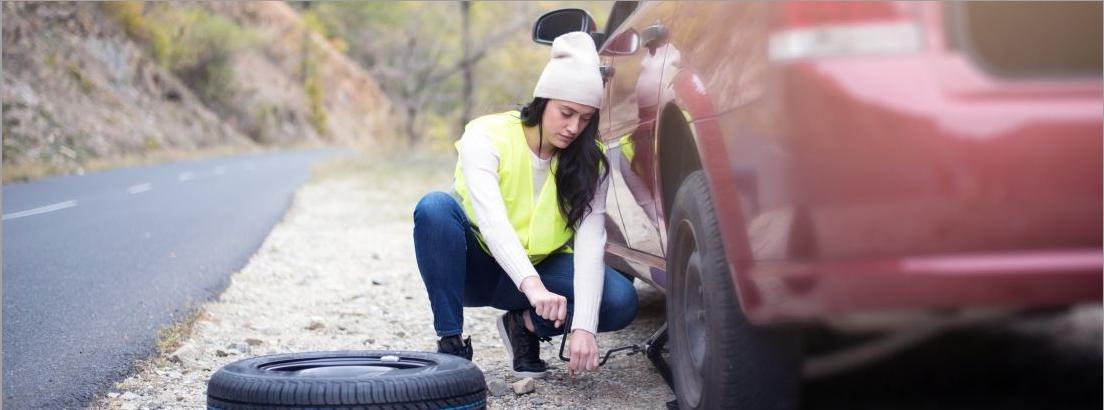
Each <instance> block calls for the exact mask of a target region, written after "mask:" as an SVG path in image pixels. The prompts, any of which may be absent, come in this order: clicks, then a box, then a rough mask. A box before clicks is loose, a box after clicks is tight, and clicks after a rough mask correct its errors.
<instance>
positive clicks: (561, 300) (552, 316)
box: [521, 276, 567, 328]
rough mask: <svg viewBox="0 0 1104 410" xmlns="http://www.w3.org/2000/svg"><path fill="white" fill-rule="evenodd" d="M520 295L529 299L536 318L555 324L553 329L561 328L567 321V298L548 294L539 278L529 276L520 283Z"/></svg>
mask: <svg viewBox="0 0 1104 410" xmlns="http://www.w3.org/2000/svg"><path fill="white" fill-rule="evenodd" d="M521 293H524V294H525V297H526V298H528V299H529V305H530V306H533V311H534V312H537V316H540V317H543V318H545V319H546V320H549V321H552V322H555V327H557V328H559V327H560V326H563V323H564V320H567V298H565V297H563V296H560V295H557V294H555V293H552V292H549V291H548V289H546V288H545V287H544V282H541V280H540V277H537V276H530V277H528V278H525V280H523V281H521Z"/></svg>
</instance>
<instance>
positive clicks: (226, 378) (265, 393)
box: [207, 350, 487, 410]
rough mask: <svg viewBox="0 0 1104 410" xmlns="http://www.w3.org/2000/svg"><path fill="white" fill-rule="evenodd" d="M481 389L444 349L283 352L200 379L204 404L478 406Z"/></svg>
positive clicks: (230, 408) (471, 371)
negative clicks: (204, 392)
mask: <svg viewBox="0 0 1104 410" xmlns="http://www.w3.org/2000/svg"><path fill="white" fill-rule="evenodd" d="M486 389H487V385H486V381H485V380H484V378H483V372H482V371H480V370H479V368H478V367H476V366H475V364H473V363H472V362H470V361H467V360H464V359H462V358H459V357H456V356H451V355H446V354H438V353H425V352H393V351H365V350H362V351H337V352H310V353H290V354H279V355H272V356H260V357H254V358H250V359H245V360H239V361H237V362H233V363H230V364H228V365H226V366H223V367H222V368H220V369H218V371H216V372H215V373H214V374H213V375H211V379H210V380H209V381H208V382H207V408H208V409H209V410H236V409H249V410H257V409H268V408H280V409H298V408H343V409H382V408H417V409H444V408H449V409H478V408H483V407H485V406H486V397H487V390H486Z"/></svg>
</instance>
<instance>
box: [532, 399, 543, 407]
mask: <svg viewBox="0 0 1104 410" xmlns="http://www.w3.org/2000/svg"><path fill="white" fill-rule="evenodd" d="M529 404H532V405H534V406H537V407H540V406H543V405H544V400H543V399H541V398H540V397H534V398H533V400H529Z"/></svg>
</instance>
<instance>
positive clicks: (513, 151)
mask: <svg viewBox="0 0 1104 410" xmlns="http://www.w3.org/2000/svg"><path fill="white" fill-rule="evenodd" d="M520 117H521V115H520V114H519V113H518V112H517V111H507V112H504V113H499V114H491V115H485V116H482V117H479V118H476V119H474V120H472V121H471V122H468V125H467V126H465V127H464V129H465V131H470V130H476V131H477V132H480V133H482V134H484V135H486V136H487V137H488V138H490V140H491V145H493V146H494V147H495V149H496V150H497V151H498V188H499V190H500V191H501V192H502V200H503V202H505V203H506V216H507V219H509V220H510V225H512V226H513V227H514V232H516V233H517V236H518V239H520V240H521V246H522V247H523V248H525V253H526V255H528V256H529V261H530V262H532V263H533V264H537V263H540V261H542V260H544V258H546V257H548V255H551V254H553V253H555V252H557V251H559V252H571V248H570V247H568V246H567V245H568V241H570V240H571V238H572V236H573V235H574V232H572V231H571V230H570V229H568V227H567V219H566V218H565V217H564V216H563V214H562V213H561V212H560V206H559V204H558V203H557V199H556V178H555V175H556V163H557V161H556V157H553V159H552V167H551V172H549V174H548V179H547V180H546V181H545V182H544V187H543V188H542V189H541V192H540V195H538V196H537V201H536V203H533V160H532V151H531V150H530V149H529V144H528V143H527V142H526V141H525V131H524V130H523V129H522V124H521V118H520ZM456 147H457V149H458V150H459V148H460V143H459V142H457V143H456ZM453 190H454V191H455V192H456V194H457V196H458V197H459V199H460V202H461V203H462V204H463V205H464V213H466V214H467V216H468V221H470V223H471V224H472V227H474V228H475V231H476V238H478V239H479V242H480V243H479V244H480V245H481V246H482V247H483V249H484V250H486V249H487V246H486V245H485V244H484V243H483V237H482V236H481V235H480V234H479V229H478V227H477V226H476V225H475V211H474V210H473V208H472V200H471V195H469V194H468V185H467V183H466V182H465V181H464V173H463V172H462V171H461V165H460V160H459V158H458V159H457V160H456V172H455V181H454V182H453Z"/></svg>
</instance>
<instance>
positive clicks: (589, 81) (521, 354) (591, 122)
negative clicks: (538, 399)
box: [414, 33, 637, 377]
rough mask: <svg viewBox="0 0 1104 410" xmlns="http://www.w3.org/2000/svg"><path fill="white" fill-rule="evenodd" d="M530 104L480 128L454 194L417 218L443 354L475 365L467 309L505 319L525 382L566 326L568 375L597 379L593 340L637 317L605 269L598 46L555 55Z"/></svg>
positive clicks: (573, 45)
mask: <svg viewBox="0 0 1104 410" xmlns="http://www.w3.org/2000/svg"><path fill="white" fill-rule="evenodd" d="M533 95H534V98H533V100H532V101H531V102H529V103H528V104H526V105H525V106H524V107H522V108H521V110H520V111H510V112H504V113H498V114H491V115H486V116H483V117H479V118H476V119H475V120H472V121H471V122H470V123H468V125H467V126H466V127H465V131H464V135H463V136H462V138H461V139H460V141H459V142H458V143H457V149H458V151H459V158H458V159H457V164H456V171H455V181H454V185H453V192H452V193H442V192H434V193H430V194H428V195H426V196H425V197H423V198H422V200H421V201H420V202H418V205H417V207H416V208H415V210H414V248H415V253H416V256H417V260H418V269H419V270H420V272H421V276H422V279H423V281H424V282H425V286H426V291H427V292H428V293H429V300H430V305H431V306H430V307H431V310H432V311H433V326H434V329H435V330H436V332H437V336H438V337H440V340H439V341H438V342H437V344H438V351H439V352H442V353H448V354H453V355H457V356H461V357H465V358H467V359H469V360H470V359H471V357H472V347H471V337H470V336H469V337H468V338H467V339H464V338H463V337H462V334H463V325H464V317H463V307H465V306H467V307H476V306H492V307H495V308H498V309H502V310H505V311H506V313H504V314H503V315H502V316H501V317H499V318H498V331H499V335H500V337H501V338H502V342H503V344H504V347H505V349H506V352H507V354H508V356H509V358H510V360H511V361H512V363H513V370H514V373H515V374H516V375H518V376H522V377H541V376H544V374H545V372H546V371H547V363H545V362H544V361H543V360H541V359H540V346H539V340H540V339H544V338H549V337H551V336H555V335H558V334H562V333H563V332H564V329H563V326H565V325H566V323H567V319H568V318H569V317H570V318H571V321H570V327H571V329H570V331H571V333H570V336H569V339H568V342H569V345H570V363H569V364H568V372H569V374H571V373H574V372H578V371H594V370H597V369H598V344H597V339H596V334H597V333H598V332H608V331H612V330H618V329H622V328H624V327H625V326H628V324H629V323H630V322H632V320H633V318H635V316H636V311H637V296H636V290H635V289H634V288H633V285H632V283H631V282H630V281H629V280H628V279H626V278H625V277H624V276H622V275H621V274H619V273H617V272H616V271H614V270H613V269H610V268H608V267H606V266H605V265H604V263H603V256H604V250H605V242H606V231H605V217H606V210H605V209H606V190H607V186H608V179H609V178H608V176H609V171H608V169H609V168H608V164H607V162H606V159H605V157H604V156H603V153H602V151H601V149H600V146H599V142H598V132H597V129H598V105H599V104H600V103H601V100H602V79H601V76H600V74H599V70H598V54H597V52H596V51H595V48H594V43H593V41H592V40H591V38H590V36H588V35H586V34H584V33H569V34H565V35H563V36H560V37H559V38H557V39H556V40H555V41H554V42H553V45H552V59H551V61H549V63H548V64H547V65H546V66H545V68H544V71H543V73H542V74H541V77H540V79H539V80H538V82H537V85H536V87H535V89H534V92H533Z"/></svg>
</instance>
